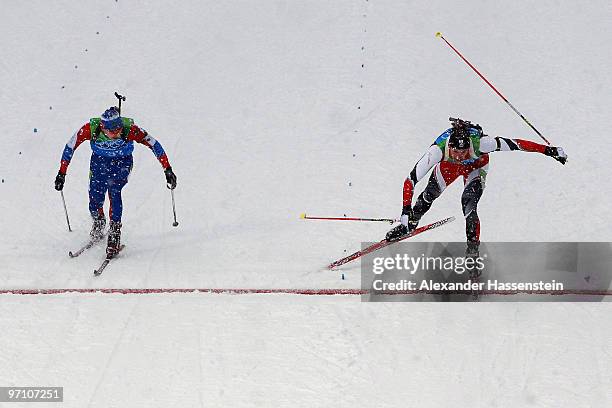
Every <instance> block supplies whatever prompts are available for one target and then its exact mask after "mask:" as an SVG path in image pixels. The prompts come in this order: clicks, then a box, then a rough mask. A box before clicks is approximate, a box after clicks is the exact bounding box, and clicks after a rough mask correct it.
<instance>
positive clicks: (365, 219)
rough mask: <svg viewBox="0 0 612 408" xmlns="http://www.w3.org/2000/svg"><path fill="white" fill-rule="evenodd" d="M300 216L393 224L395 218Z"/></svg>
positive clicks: (303, 215) (306, 218) (303, 216)
mask: <svg viewBox="0 0 612 408" xmlns="http://www.w3.org/2000/svg"><path fill="white" fill-rule="evenodd" d="M300 218H301V219H303V220H328V221H377V222H388V223H391V224H393V223H394V222H396V221H397V220H393V219H391V218H354V217H310V216H307V215H306V213H302V214H300Z"/></svg>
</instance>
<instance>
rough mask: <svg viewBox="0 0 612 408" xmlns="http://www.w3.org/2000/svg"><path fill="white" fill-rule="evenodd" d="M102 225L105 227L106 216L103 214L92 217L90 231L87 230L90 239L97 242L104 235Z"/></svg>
mask: <svg viewBox="0 0 612 408" xmlns="http://www.w3.org/2000/svg"><path fill="white" fill-rule="evenodd" d="M104 227H106V218H105V217H104V215H99V216H97V217H94V219H93V224H92V226H91V231H90V232H89V236H90V237H91V239H92V241H96V242H97V241H99V240H101V239H102V237H104Z"/></svg>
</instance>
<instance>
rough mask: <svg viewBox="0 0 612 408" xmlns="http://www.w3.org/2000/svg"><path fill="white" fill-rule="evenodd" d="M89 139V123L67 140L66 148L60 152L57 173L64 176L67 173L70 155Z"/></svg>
mask: <svg viewBox="0 0 612 408" xmlns="http://www.w3.org/2000/svg"><path fill="white" fill-rule="evenodd" d="M89 139H91V129H90V127H89V123H86V124H84V125H83V126H81V128H80V129H79V130H77V131H76V132H75V133H74V135H72V137H71V138H70V140H68V143H66V146H65V147H64V151H63V152H62V160H61V163H60V170H59V172H60V173H62V174H66V172H67V171H68V166H69V165H70V160H72V155H73V154H74V151H75V150H76V149H77V147H79V146H80V145H81V143H83V142H84V141H85V140H89Z"/></svg>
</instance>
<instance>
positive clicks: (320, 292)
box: [0, 288, 612, 296]
mask: <svg viewBox="0 0 612 408" xmlns="http://www.w3.org/2000/svg"><path fill="white" fill-rule="evenodd" d="M66 293H78V294H88V293H102V294H116V293H119V294H124V295H146V294H160V293H203V294H230V295H249V294H289V295H308V296H333V295H341V296H355V295H394V296H396V295H422V294H429V295H442V294H449V295H459V294H466V295H467V294H471V293H468V292H461V291H426V290H411V291H410V290H406V291H393V292H391V291H386V292H381V291H379V292H375V291H371V290H369V289H252V288H247V289H235V288H204V289H197V288H182V289H181V288H154V289H128V288H91V289H83V288H66V289H1V290H0V295H11V294H12V295H58V294H66ZM478 293H479V295H481V296H486V295H504V296H508V295H521V294H525V295H551V296H562V295H584V296H612V291H610V290H578V289H567V290H560V291H545V290H522V291H520V290H484V291H480V292H478Z"/></svg>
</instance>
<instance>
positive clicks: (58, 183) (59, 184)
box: [55, 171, 66, 191]
mask: <svg viewBox="0 0 612 408" xmlns="http://www.w3.org/2000/svg"><path fill="white" fill-rule="evenodd" d="M64 181H66V175H65V174H63V173H62V172H61V171H58V172H57V176H55V189H56V190H57V191H62V190H63V189H64Z"/></svg>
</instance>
